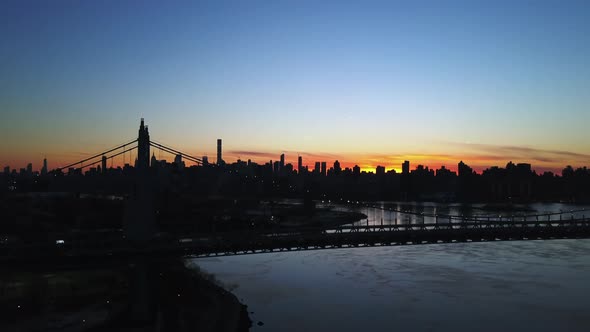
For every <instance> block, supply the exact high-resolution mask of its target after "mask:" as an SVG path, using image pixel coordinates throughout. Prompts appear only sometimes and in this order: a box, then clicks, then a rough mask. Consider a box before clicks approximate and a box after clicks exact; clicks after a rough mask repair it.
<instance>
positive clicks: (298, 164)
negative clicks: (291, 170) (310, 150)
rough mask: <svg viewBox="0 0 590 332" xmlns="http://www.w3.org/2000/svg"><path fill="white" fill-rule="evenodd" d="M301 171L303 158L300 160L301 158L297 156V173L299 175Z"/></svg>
mask: <svg viewBox="0 0 590 332" xmlns="http://www.w3.org/2000/svg"><path fill="white" fill-rule="evenodd" d="M302 171H303V158H301V156H299V157H298V158H297V173H299V174H301V172H302Z"/></svg>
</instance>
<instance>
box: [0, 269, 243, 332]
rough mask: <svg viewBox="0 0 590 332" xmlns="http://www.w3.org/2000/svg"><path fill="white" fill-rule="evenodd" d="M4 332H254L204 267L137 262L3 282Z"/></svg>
mask: <svg viewBox="0 0 590 332" xmlns="http://www.w3.org/2000/svg"><path fill="white" fill-rule="evenodd" d="M0 295H1V296H0V315H1V316H0V317H1V319H0V331H7V332H8V331H227V332H230V331H231V332H233V331H248V329H249V327H250V326H251V322H250V319H249V318H248V312H247V309H246V306H244V305H242V304H241V303H240V302H239V301H238V299H237V298H236V297H235V296H234V295H233V294H231V293H229V292H227V291H225V290H224V289H223V288H222V287H221V286H220V285H219V284H218V282H217V281H215V279H214V278H213V277H212V276H210V275H208V274H206V273H203V272H201V271H199V269H198V267H196V266H191V267H187V266H185V265H184V264H183V263H182V262H181V261H173V262H167V263H165V262H146V261H144V262H137V263H133V264H130V265H127V266H121V267H114V268H112V269H102V270H84V271H80V270H78V271H53V272H51V273H44V272H40V271H28V272H13V273H11V272H8V271H5V272H3V273H2V274H1V275H0Z"/></svg>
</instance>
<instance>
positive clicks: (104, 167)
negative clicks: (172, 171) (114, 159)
mask: <svg viewBox="0 0 590 332" xmlns="http://www.w3.org/2000/svg"><path fill="white" fill-rule="evenodd" d="M154 158H156V157H154V156H153V155H152V160H153V159H154ZM101 165H102V172H103V173H106V172H107V157H105V156H104V155H103V156H102V159H101ZM152 165H153V162H152Z"/></svg>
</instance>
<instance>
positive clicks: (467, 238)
mask: <svg viewBox="0 0 590 332" xmlns="http://www.w3.org/2000/svg"><path fill="white" fill-rule="evenodd" d="M569 238H590V218H578V219H569V220H563V221H514V222H513V221H502V222H500V221H493V222H481V221H480V222H460V223H427V224H399V225H363V226H340V227H334V228H332V229H319V228H277V229H274V230H259V231H234V232H223V233H207V234H193V235H190V236H188V235H186V236H182V237H178V236H171V235H160V236H158V237H156V238H154V240H153V241H151V242H149V243H148V244H147V245H137V244H135V245H134V244H132V243H130V242H129V241H127V240H126V239H125V238H124V236H123V235H122V233H121V232H111V233H108V234H107V233H105V234H102V235H100V236H99V234H95V235H92V233H86V236H81V235H76V236H70V237H67V238H65V239H64V240H63V242H62V241H59V243H58V242H57V241H52V242H46V243H36V244H28V245H19V246H7V245H2V246H0V264H2V265H3V266H23V265H28V264H71V265H76V264H82V263H86V264H89V263H92V264H97V263H100V262H102V263H104V264H109V263H112V262H116V261H119V262H122V261H123V262H124V261H133V260H134V259H138V258H140V257H150V258H155V257H171V256H172V257H208V256H227V255H242V254H255V253H268V252H280V251H297V250H314V249H335V248H353V247H372V246H394V245H416V244H429V243H456V242H482V241H508V240H540V239H569Z"/></svg>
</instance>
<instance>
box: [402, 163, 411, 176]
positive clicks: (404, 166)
mask: <svg viewBox="0 0 590 332" xmlns="http://www.w3.org/2000/svg"><path fill="white" fill-rule="evenodd" d="M409 173H410V162H409V161H407V160H405V161H404V163H403V164H402V174H409Z"/></svg>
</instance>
